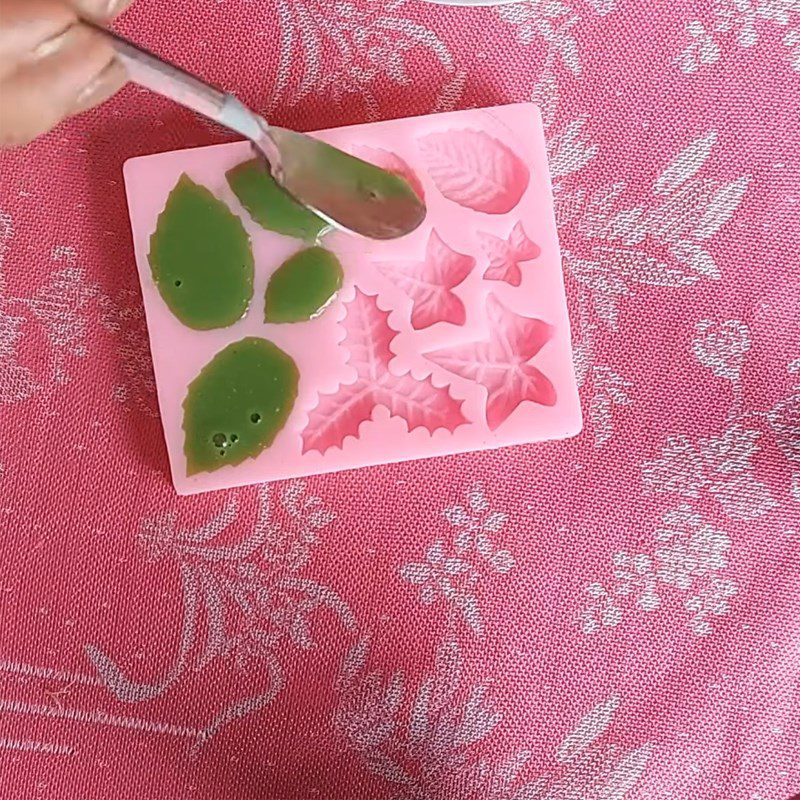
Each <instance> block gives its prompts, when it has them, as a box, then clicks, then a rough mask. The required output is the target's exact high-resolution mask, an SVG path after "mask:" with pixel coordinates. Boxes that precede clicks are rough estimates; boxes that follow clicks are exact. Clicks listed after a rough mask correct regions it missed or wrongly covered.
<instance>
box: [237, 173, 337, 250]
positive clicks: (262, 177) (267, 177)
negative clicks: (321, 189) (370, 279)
mask: <svg viewBox="0 0 800 800" xmlns="http://www.w3.org/2000/svg"><path fill="white" fill-rule="evenodd" d="M226 177H227V179H228V184H229V185H230V187H231V189H232V190H233V193H234V194H235V195H236V197H238V198H239V202H240V203H241V204H242V205H243V206H244V207H245V209H246V210H247V213H248V214H250V216H251V217H252V218H253V220H254V222H256V223H258V224H259V225H260V226H261V227H262V228H266V230H268V231H275V232H276V233H282V234H284V236H292V237H294V238H295V239H303V240H304V241H307V242H314V241H316V240H317V239H318V238H319V237H320V236H321V235H322V234H323V233H325V232H326V231H327V230H328V228H329V227H330V225H329V224H328V223H327V222H325V220H323V219H321V218H320V217H318V216H317V215H316V214H315V213H314V212H313V211H311V210H309V209H308V208H306V207H305V206H304V205H302V203H298V202H297V200H295V199H294V198H293V197H292V196H291V195H290V194H289V193H288V192H287V191H286V190H285V189H284V188H283V187H281V186H279V185H278V184H277V183H276V181H275V179H274V178H273V177H272V175H271V174H270V172H269V170H268V169H267V166H266V164H264V162H263V161H262V160H261V159H257V158H256V159H253V160H251V161H245V162H244V163H243V164H239V165H238V166H236V167H234V168H233V169H231V170H228V172H227V173H226ZM324 179H325V177H324V175H321V176H320V180H324Z"/></svg>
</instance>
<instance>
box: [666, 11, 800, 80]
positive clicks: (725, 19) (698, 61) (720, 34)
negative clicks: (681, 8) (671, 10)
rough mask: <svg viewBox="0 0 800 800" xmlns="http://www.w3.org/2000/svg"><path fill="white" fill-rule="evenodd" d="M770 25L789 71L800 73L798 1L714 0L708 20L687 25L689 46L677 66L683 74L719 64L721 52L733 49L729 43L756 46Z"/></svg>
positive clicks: (680, 56)
mask: <svg viewBox="0 0 800 800" xmlns="http://www.w3.org/2000/svg"><path fill="white" fill-rule="evenodd" d="M770 25H772V26H775V27H777V28H778V29H779V30H780V31H781V38H782V42H783V45H784V46H785V47H786V48H787V49H788V50H789V57H790V62H791V66H792V69H795V70H797V71H798V72H800V2H798V0H714V2H713V3H712V4H711V9H710V13H709V16H708V17H706V18H705V19H697V18H695V19H692V20H691V21H690V22H688V23H687V24H686V33H687V36H688V38H689V43H688V44H687V45H686V47H685V48H684V49H683V51H682V52H681V53H680V55H679V56H678V57H677V58H676V63H677V64H678V66H679V67H680V69H681V70H682V71H683V72H685V73H692V72H697V71H698V70H699V69H702V68H704V67H707V66H708V65H709V64H716V63H717V62H718V61H720V60H721V59H722V57H723V51H724V50H726V49H732V48H730V47H729V43H730V42H734V43H735V44H736V45H738V46H739V47H743V48H750V47H755V46H756V45H757V44H758V43H759V41H760V39H761V37H762V33H763V32H764V29H766V28H767V27H768V26H770Z"/></svg>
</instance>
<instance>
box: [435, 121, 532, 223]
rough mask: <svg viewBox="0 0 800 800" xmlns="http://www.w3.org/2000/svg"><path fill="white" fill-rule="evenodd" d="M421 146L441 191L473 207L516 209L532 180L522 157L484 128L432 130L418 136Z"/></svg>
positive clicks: (492, 211) (499, 210)
mask: <svg viewBox="0 0 800 800" xmlns="http://www.w3.org/2000/svg"><path fill="white" fill-rule="evenodd" d="M419 149H420V152H421V153H422V157H423V159H424V161H425V166H426V168H427V170H428V172H429V173H430V176H431V177H432V178H433V180H434V183H436V186H437V188H438V189H439V191H440V192H441V193H442V194H443V195H444V196H445V197H446V198H447V199H448V200H452V201H453V202H454V203H458V204H459V205H461V206H465V207H466V208H470V209H472V210H473V211H483V212H485V213H486V214H507V213H508V212H509V211H513V209H514V208H515V207H516V206H517V204H518V203H519V201H520V200H521V199H522V195H523V194H525V190H526V189H527V188H528V183H529V182H530V173H529V172H528V168H527V167H526V166H525V164H524V163H523V162H522V160H521V159H520V158H519V157H518V156H517V155H516V154H515V153H514V152H513V151H512V150H511V149H510V148H509V147H507V146H506V145H505V144H503V143H502V142H501V141H499V140H498V139H495V138H494V137H493V136H490V135H489V134H488V133H486V132H484V131H473V130H460V131H447V132H445V133H432V134H429V135H428V136H425V137H424V138H422V139H420V140H419Z"/></svg>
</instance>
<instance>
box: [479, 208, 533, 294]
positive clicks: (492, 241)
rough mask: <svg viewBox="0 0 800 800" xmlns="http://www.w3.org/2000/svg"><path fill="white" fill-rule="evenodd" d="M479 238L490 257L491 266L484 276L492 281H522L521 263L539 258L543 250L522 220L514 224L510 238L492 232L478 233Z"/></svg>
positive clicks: (518, 283) (517, 283)
mask: <svg viewBox="0 0 800 800" xmlns="http://www.w3.org/2000/svg"><path fill="white" fill-rule="evenodd" d="M478 238H479V239H480V241H481V245H482V246H483V250H484V252H485V253H486V255H487V256H488V257H489V267H488V268H487V270H486V272H484V274H483V277H484V278H486V280H490V281H505V282H506V283H508V284H510V285H511V286H519V285H520V284H521V283H522V270H521V269H520V264H523V263H524V262H526V261H532V260H533V259H535V258H538V257H539V256H540V254H541V252H542V251H541V248H540V247H539V245H538V244H536V243H535V242H534V241H532V240H531V239H530V238H529V237H528V235H527V234H526V233H525V229H524V228H523V227H522V223H521V222H518V223H517V224H516V225H515V226H514V228H513V230H512V231H511V234H510V236H509V237H508V239H501V238H500V237H498V236H494V235H493V234H491V233H478Z"/></svg>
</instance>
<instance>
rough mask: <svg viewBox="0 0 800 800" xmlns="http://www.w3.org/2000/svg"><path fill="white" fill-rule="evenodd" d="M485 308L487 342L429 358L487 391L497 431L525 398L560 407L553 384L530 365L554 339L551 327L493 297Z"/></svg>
mask: <svg viewBox="0 0 800 800" xmlns="http://www.w3.org/2000/svg"><path fill="white" fill-rule="evenodd" d="M486 307H487V314H488V318H489V323H490V324H489V338H488V340H487V341H484V342H474V343H471V344H465V345H460V346H458V347H452V348H445V349H442V350H437V351H436V352H433V353H428V358H429V359H430V360H431V361H433V362H434V364H438V365H439V366H440V367H444V369H446V370H448V371H449V372H453V373H455V374H456V375H459V376H461V377H462V378H466V379H467V380H470V381H475V382H476V383H479V384H481V386H483V387H484V388H485V389H486V391H487V393H488V399H487V402H486V422H487V423H488V425H489V427H490V428H491V429H492V430H495V429H496V428H497V427H498V426H499V425H502V424H503V422H505V421H506V420H507V419H508V418H509V417H510V416H511V414H512V413H513V412H514V411H515V410H516V408H517V407H518V406H519V405H520V404H521V403H523V402H525V401H526V400H528V401H531V402H534V403H540V404H541V405H545V406H553V405H555V402H556V390H555V388H554V387H553V384H552V383H551V382H550V380H549V379H548V378H547V377H546V376H545V375H544V374H543V373H542V372H541V371H540V370H538V369H537V368H536V367H534V366H532V365H531V364H529V363H528V362H529V361H530V360H531V359H532V358H533V357H534V356H535V355H536V354H537V353H538V352H539V351H540V350H541V349H542V347H544V345H545V344H546V343H547V341H548V340H549V339H550V337H551V335H552V328H551V327H550V326H549V325H548V324H547V323H546V322H542V320H540V319H530V318H528V317H522V316H520V315H519V314H515V313H513V312H512V311H509V310H508V309H507V308H505V307H504V306H503V304H502V303H501V302H500V301H499V300H497V299H496V298H495V297H493V296H491V295H490V296H489V299H488V301H487V304H486Z"/></svg>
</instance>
